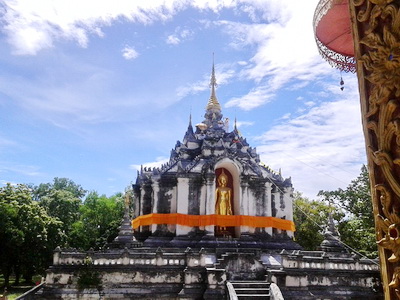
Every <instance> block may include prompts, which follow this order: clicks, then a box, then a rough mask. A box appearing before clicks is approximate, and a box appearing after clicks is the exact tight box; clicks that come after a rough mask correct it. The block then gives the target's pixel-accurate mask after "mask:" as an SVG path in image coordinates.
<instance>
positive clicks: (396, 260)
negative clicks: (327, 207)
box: [349, 0, 400, 299]
mask: <svg viewBox="0 0 400 300" xmlns="http://www.w3.org/2000/svg"><path fill="white" fill-rule="evenodd" d="M399 5H400V1H393V0H350V1H349V8H350V16H351V23H352V29H353V39H354V45H355V49H354V50H355V58H356V63H357V76H358V82H359V90H360V100H361V112H362V122H363V129H364V135H365V143H366V149H367V157H368V167H369V174H370V180H371V189H372V191H371V194H372V199H373V207H374V215H375V224H376V237H377V241H378V245H379V247H378V248H379V256H380V262H381V274H382V281H383V286H384V292H385V299H400V214H399V213H400V11H399Z"/></svg>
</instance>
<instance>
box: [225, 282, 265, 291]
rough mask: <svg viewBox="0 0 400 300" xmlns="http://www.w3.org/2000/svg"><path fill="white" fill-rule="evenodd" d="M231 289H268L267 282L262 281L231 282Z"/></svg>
mask: <svg viewBox="0 0 400 300" xmlns="http://www.w3.org/2000/svg"><path fill="white" fill-rule="evenodd" d="M231 283H232V285H233V287H234V288H235V289H236V288H253V289H254V288H267V289H269V285H270V284H269V282H264V281H231Z"/></svg>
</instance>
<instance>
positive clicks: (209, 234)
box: [132, 65, 298, 249]
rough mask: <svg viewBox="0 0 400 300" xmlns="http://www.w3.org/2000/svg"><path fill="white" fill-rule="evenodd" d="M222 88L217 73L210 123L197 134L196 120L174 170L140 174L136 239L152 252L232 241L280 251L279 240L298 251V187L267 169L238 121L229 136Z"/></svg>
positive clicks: (174, 157) (179, 146)
mask: <svg viewBox="0 0 400 300" xmlns="http://www.w3.org/2000/svg"><path fill="white" fill-rule="evenodd" d="M216 87H217V82H216V78H215V68H214V65H213V67H212V74H211V82H210V88H211V95H210V99H209V100H208V103H207V106H206V113H205V116H204V120H203V121H202V122H201V123H198V124H197V125H196V126H195V129H194V128H193V126H192V120H191V117H190V120H189V126H188V129H187V131H186V133H185V135H184V137H183V140H182V141H178V142H177V143H176V145H175V148H174V149H172V151H171V157H170V159H169V162H168V163H166V164H164V165H162V166H161V167H159V168H142V169H141V170H140V172H138V176H137V180H136V183H135V184H134V185H133V194H134V200H133V201H134V202H135V204H136V205H135V212H134V214H135V217H136V218H135V219H134V220H133V222H132V225H133V228H134V229H135V232H136V237H137V238H138V239H139V240H141V241H144V245H147V246H156V245H158V246H174V247H176V246H182V247H184V246H207V247H210V246H212V244H213V243H212V241H216V240H217V239H218V240H219V242H218V245H221V244H220V243H221V242H222V241H223V239H224V238H225V239H226V240H228V241H229V242H228V244H229V243H232V242H235V245H236V244H237V243H236V242H237V241H242V243H239V244H240V245H243V246H245V245H248V244H249V243H250V244H254V243H255V244H257V245H258V246H261V247H263V248H265V247H267V248H269V247H273V248H275V246H274V243H275V244H276V242H277V241H278V240H279V243H278V245H276V247H278V248H281V249H282V248H286V249H288V248H289V249H292V248H293V247H295V248H298V245H297V244H295V243H292V242H291V238H292V237H293V232H294V230H295V227H294V223H293V211H292V200H293V197H292V193H293V187H292V183H291V179H290V178H287V179H284V178H283V177H282V176H281V174H280V172H274V171H272V170H271V169H270V168H268V167H267V166H266V165H264V164H263V163H261V162H260V157H259V155H258V154H257V152H256V148H252V147H250V146H249V144H248V143H247V141H246V139H245V138H244V137H242V136H241V134H240V133H239V131H238V129H237V124H236V119H235V124H234V128H233V130H232V131H229V129H228V127H229V124H228V119H226V118H224V117H223V115H222V112H221V105H220V103H219V101H218V99H217V96H216ZM283 240H286V241H287V242H288V244H287V245H282V241H283ZM215 245H216V244H215Z"/></svg>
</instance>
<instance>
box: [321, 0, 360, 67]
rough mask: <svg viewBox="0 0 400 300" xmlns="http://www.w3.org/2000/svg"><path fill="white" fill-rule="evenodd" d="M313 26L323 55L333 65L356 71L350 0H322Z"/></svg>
mask: <svg viewBox="0 0 400 300" xmlns="http://www.w3.org/2000/svg"><path fill="white" fill-rule="evenodd" d="M313 26H314V35H315V40H316V42H317V46H318V50H319V53H320V54H321V55H322V57H323V58H324V59H326V60H327V61H328V62H329V64H330V65H331V66H333V67H335V68H337V69H339V70H341V71H345V72H353V73H354V72H355V71H356V65H355V59H354V43H353V35H352V32H351V22H350V12H349V4H348V0H320V1H319V3H318V5H317V8H316V9H315V13H314V21H313Z"/></svg>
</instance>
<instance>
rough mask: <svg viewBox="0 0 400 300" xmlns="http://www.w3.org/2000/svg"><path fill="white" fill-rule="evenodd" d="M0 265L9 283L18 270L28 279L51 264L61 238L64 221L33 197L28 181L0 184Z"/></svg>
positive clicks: (17, 275)
mask: <svg viewBox="0 0 400 300" xmlns="http://www.w3.org/2000/svg"><path fill="white" fill-rule="evenodd" d="M0 225H1V226H0V244H1V247H0V268H1V271H2V274H3V275H4V278H5V284H6V285H8V284H9V276H10V274H11V272H12V271H14V272H15V275H16V278H17V282H18V280H19V277H20V275H21V274H22V275H23V277H24V278H25V280H26V281H31V279H32V275H33V274H35V273H38V272H42V271H44V269H45V268H46V267H47V266H48V262H49V258H51V253H52V250H53V249H54V248H53V247H54V245H55V244H57V243H58V239H60V238H61V235H60V234H59V232H60V230H61V222H59V221H57V219H55V218H52V217H51V216H49V215H48V214H47V213H46V211H45V210H44V209H43V208H42V207H41V206H40V205H39V204H38V203H37V202H35V201H33V200H32V195H31V190H30V189H29V188H28V187H27V186H26V185H22V184H19V185H16V186H13V185H11V184H7V185H6V186H5V187H2V188H0Z"/></svg>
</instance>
